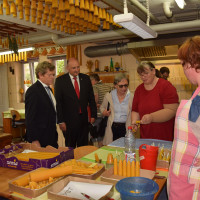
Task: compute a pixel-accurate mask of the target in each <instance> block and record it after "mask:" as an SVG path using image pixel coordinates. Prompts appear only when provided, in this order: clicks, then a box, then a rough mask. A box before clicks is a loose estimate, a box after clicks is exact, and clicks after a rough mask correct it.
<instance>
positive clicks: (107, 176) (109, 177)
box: [101, 167, 155, 184]
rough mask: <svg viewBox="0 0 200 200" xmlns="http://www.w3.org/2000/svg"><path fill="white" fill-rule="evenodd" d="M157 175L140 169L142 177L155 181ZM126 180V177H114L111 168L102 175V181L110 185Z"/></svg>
mask: <svg viewBox="0 0 200 200" xmlns="http://www.w3.org/2000/svg"><path fill="white" fill-rule="evenodd" d="M154 175H155V172H154V171H151V170H146V169H140V177H145V178H149V179H153V177H154ZM123 178H126V177H125V176H118V175H114V168H113V167H111V168H110V169H108V170H106V171H105V172H104V173H103V174H102V175H101V180H102V181H105V182H109V183H113V184H116V183H117V182H118V181H119V180H121V179H123Z"/></svg>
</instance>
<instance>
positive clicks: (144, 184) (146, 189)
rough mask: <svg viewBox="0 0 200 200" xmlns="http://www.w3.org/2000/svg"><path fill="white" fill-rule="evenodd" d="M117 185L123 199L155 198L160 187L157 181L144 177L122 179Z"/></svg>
mask: <svg viewBox="0 0 200 200" xmlns="http://www.w3.org/2000/svg"><path fill="white" fill-rule="evenodd" d="M115 187H116V189H117V190H118V192H120V195H121V199H122V200H132V199H133V200H135V199H137V200H153V198H154V194H155V193H156V192H157V191H158V189H159V187H158V184H157V183H156V182H155V181H153V180H151V179H148V178H144V177H128V178H124V179H121V180H120V181H118V182H117V184H116V185H115ZM133 192H137V193H133Z"/></svg>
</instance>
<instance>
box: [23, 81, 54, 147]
mask: <svg viewBox="0 0 200 200" xmlns="http://www.w3.org/2000/svg"><path fill="white" fill-rule="evenodd" d="M25 122H26V138H27V140H28V142H32V141H35V140H38V141H39V142H40V144H41V146H42V147H45V146H47V145H51V146H54V147H57V140H58V133H57V131H56V111H55V108H54V106H53V104H52V102H51V100H50V98H49V96H48V94H47V92H46V89H45V88H44V87H43V85H42V84H41V83H40V82H39V81H37V82H36V83H34V84H33V85H32V86H30V87H29V88H28V90H27V91H26V95H25Z"/></svg>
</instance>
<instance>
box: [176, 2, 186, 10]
mask: <svg viewBox="0 0 200 200" xmlns="http://www.w3.org/2000/svg"><path fill="white" fill-rule="evenodd" d="M175 1H176V4H177V5H178V7H179V8H180V9H183V8H184V6H185V4H186V3H185V1H184V0H175Z"/></svg>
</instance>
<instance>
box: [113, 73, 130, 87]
mask: <svg viewBox="0 0 200 200" xmlns="http://www.w3.org/2000/svg"><path fill="white" fill-rule="evenodd" d="M122 79H126V80H127V81H128V84H129V78H128V76H127V75H126V74H125V73H119V74H116V75H115V78H114V85H117V84H118V83H119V82H120V81H121V80H122Z"/></svg>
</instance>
